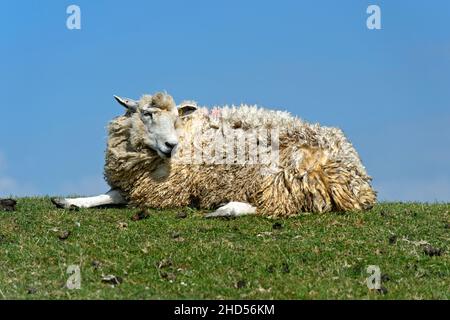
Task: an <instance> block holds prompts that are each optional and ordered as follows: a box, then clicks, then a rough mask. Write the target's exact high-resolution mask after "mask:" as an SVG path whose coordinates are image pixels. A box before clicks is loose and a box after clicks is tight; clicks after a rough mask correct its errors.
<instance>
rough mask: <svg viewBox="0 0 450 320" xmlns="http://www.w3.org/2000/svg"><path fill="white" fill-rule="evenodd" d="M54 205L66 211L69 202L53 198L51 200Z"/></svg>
mask: <svg viewBox="0 0 450 320" xmlns="http://www.w3.org/2000/svg"><path fill="white" fill-rule="evenodd" d="M50 200H51V201H52V203H53V204H54V205H55V207H57V208H58V209H66V205H67V202H66V200H64V199H59V198H51V199H50Z"/></svg>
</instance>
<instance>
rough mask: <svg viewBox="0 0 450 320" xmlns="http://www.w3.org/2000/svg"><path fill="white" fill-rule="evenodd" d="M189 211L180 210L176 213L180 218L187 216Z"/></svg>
mask: <svg viewBox="0 0 450 320" xmlns="http://www.w3.org/2000/svg"><path fill="white" fill-rule="evenodd" d="M187 216H188V215H187V213H186V212H185V211H179V212H177V215H176V217H177V218H178V219H184V218H187Z"/></svg>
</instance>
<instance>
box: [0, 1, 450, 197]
mask: <svg viewBox="0 0 450 320" xmlns="http://www.w3.org/2000/svg"><path fill="white" fill-rule="evenodd" d="M70 4H76V5H79V6H80V8H81V24H82V25H81V27H82V29H81V30H68V29H67V28H66V19H67V17H68V15H67V14H66V8H67V6H69V5H70ZM370 4H377V5H379V6H380V8H381V13H382V16H381V19H382V22H381V23H382V29H381V30H368V29H367V28H366V19H367V17H368V15H367V14H366V8H367V6H368V5H370ZM0 37H1V41H0V61H1V64H0V88H1V89H0V101H1V102H0V105H1V107H0V108H1V113H0V117H1V118H0V119H1V120H0V197H4V196H8V195H10V194H12V195H18V196H28V195H44V194H50V195H67V194H86V195H88V194H95V193H99V192H103V191H105V190H106V189H107V186H106V184H105V183H104V182H103V177H102V169H103V157H104V149H105V142H106V125H107V123H108V121H109V120H110V119H112V118H113V117H115V116H117V115H120V114H121V113H122V109H121V107H120V106H118V105H117V104H116V103H115V102H114V101H113V99H112V95H113V94H118V95H123V96H128V97H139V96H140V95H141V94H143V93H153V92H155V91H158V90H167V91H168V92H169V93H171V94H172V95H173V96H174V98H175V99H176V100H177V101H180V100H183V99H193V100H196V101H198V102H199V103H200V104H202V105H208V106H212V105H221V104H231V103H235V104H237V103H241V102H246V103H256V104H259V105H261V106H266V107H270V108H277V109H286V110H289V111H290V112H292V113H293V114H295V115H298V116H300V117H301V118H303V119H305V120H307V121H310V122H319V123H321V124H323V125H330V126H338V127H340V128H342V129H343V130H344V131H345V133H346V135H347V136H348V138H349V139H350V140H351V141H352V142H353V144H354V145H355V147H356V148H357V150H358V152H359V154H360V156H361V158H362V160H363V162H364V164H365V166H366V168H367V170H368V172H369V174H370V175H371V176H372V177H373V178H374V181H373V182H374V186H375V188H376V189H377V190H378V192H379V199H380V200H417V201H450V2H449V1H445V0H442V1H437V0H434V1H406V0H404V1H375V0H373V1H362V0H354V1H350V0H349V1H333V0H329V1H317V0H316V1H298V0H297V1H234V0H233V1H196V0H193V1H131V0H130V1H106V0H95V1H93V0H89V1H87V0H73V1H39V2H38V1H31V0H30V1H23V0H19V1H12V0H10V1H5V2H3V3H2V8H1V10H0Z"/></svg>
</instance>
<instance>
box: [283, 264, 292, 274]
mask: <svg viewBox="0 0 450 320" xmlns="http://www.w3.org/2000/svg"><path fill="white" fill-rule="evenodd" d="M281 271H282V272H283V273H289V272H290V271H291V270H290V268H289V265H288V264H287V262H283V263H282V264H281Z"/></svg>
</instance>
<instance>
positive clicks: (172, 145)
mask: <svg viewBox="0 0 450 320" xmlns="http://www.w3.org/2000/svg"><path fill="white" fill-rule="evenodd" d="M176 146H177V143H171V142H166V147H167V148H169V149H170V150H173V148H175V147H176Z"/></svg>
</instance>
